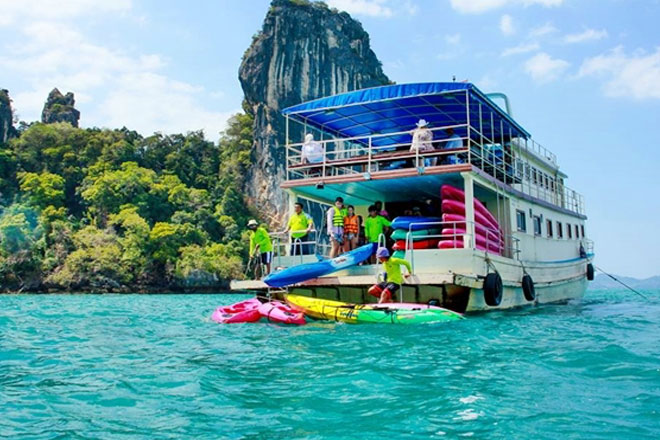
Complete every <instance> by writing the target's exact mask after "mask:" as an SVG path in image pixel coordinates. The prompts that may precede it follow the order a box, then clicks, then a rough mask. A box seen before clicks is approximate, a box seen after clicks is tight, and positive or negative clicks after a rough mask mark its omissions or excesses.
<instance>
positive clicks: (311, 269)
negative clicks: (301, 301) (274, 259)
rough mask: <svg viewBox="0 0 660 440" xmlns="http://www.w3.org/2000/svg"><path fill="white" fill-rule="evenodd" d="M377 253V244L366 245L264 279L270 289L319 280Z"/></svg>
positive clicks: (275, 273) (272, 274) (290, 268)
mask: <svg viewBox="0 0 660 440" xmlns="http://www.w3.org/2000/svg"><path fill="white" fill-rule="evenodd" d="M375 251H376V243H369V244H365V245H364V246H360V247H359V248H357V249H353V250H352V251H350V252H346V253H345V254H342V255H340V256H338V257H336V258H332V259H330V260H322V261H317V262H316V263H305V264H299V265H297V266H293V267H289V268H287V269H284V270H281V271H279V272H274V273H271V274H270V275H268V276H267V277H266V278H265V279H264V283H266V284H268V285H269V286H270V287H284V286H289V285H291V284H296V283H300V282H302V281H306V280H311V279H313V278H318V277H321V276H323V275H328V274H331V273H332V272H336V271H338V270H342V269H346V268H347V267H351V266H354V265H356V264H359V263H361V262H363V261H364V260H366V259H367V258H369V257H370V256H371V255H372V254H373V253H374V252H375Z"/></svg>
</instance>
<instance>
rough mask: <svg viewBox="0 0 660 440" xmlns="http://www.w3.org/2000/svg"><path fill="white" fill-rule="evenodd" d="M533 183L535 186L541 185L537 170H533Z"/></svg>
mask: <svg viewBox="0 0 660 440" xmlns="http://www.w3.org/2000/svg"><path fill="white" fill-rule="evenodd" d="M532 182H534V185H537V184H538V183H539V181H538V177H537V176H536V168H532Z"/></svg>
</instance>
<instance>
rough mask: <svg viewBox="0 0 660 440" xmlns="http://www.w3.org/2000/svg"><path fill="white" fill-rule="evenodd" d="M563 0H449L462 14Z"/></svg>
mask: <svg viewBox="0 0 660 440" xmlns="http://www.w3.org/2000/svg"><path fill="white" fill-rule="evenodd" d="M563 2H564V0H451V7H452V8H454V10H456V11H458V12H462V13H464V14H480V13H482V12H487V11H491V10H494V9H499V8H502V7H505V6H531V5H542V6H545V7H551V6H559V5H561V4H562V3H563Z"/></svg>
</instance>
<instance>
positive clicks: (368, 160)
mask: <svg viewBox="0 0 660 440" xmlns="http://www.w3.org/2000/svg"><path fill="white" fill-rule="evenodd" d="M372 154H373V152H372V151H371V136H369V151H368V156H367V173H370V172H371V171H372V169H371V155H372Z"/></svg>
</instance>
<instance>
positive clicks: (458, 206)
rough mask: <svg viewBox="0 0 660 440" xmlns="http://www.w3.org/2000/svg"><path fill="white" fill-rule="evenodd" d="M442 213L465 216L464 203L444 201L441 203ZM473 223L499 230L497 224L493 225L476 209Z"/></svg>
mask: <svg viewBox="0 0 660 440" xmlns="http://www.w3.org/2000/svg"><path fill="white" fill-rule="evenodd" d="M442 213H443V214H458V215H462V216H465V203H463V202H459V201H458V200H451V199H445V200H443V201H442ZM474 221H475V222H477V223H480V224H482V225H483V226H486V227H488V228H491V229H496V230H499V224H498V223H493V222H492V221H491V220H490V219H489V218H486V216H484V215H483V214H482V213H481V212H479V211H478V210H477V209H475V210H474Z"/></svg>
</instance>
